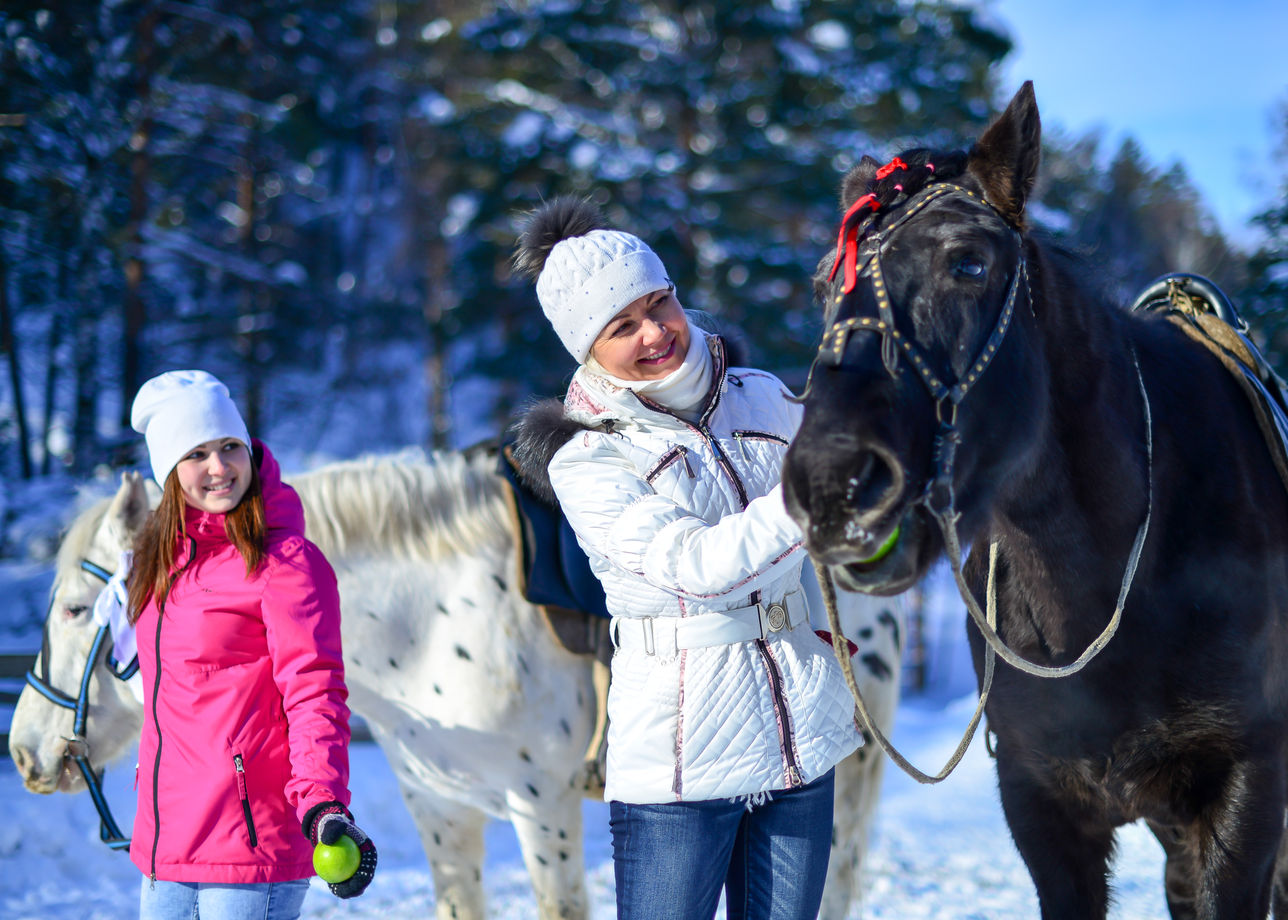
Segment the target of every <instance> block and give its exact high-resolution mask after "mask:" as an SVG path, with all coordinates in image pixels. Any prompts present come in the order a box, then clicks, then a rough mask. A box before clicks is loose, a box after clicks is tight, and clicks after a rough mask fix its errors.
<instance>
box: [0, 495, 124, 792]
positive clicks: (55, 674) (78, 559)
mask: <svg viewBox="0 0 1288 920" xmlns="http://www.w3.org/2000/svg"><path fill="white" fill-rule="evenodd" d="M147 514H148V494H147V491H146V489H145V486H144V484H143V481H142V479H141V478H140V476H139V475H138V474H137V473H127V474H125V475H124V476H122V479H121V486H120V488H119V489H118V490H117V493H116V495H115V496H114V497H113V498H111V499H109V500H105V501H102V502H99V503H98V504H96V505H95V506H93V507H91V508H89V509H88V510H86V511H84V512H82V513H81V514H80V515H79V516H78V517H77V519H76V520H75V521H74V522H73V523H72V526H71V527H70V528H69V530H68V533H67V536H66V537H65V538H64V539H63V543H62V545H61V547H60V548H59V551H58V560H57V565H56V570H55V575H54V587H53V591H52V594H51V600H50V605H49V616H48V618H47V620H46V622H45V635H44V642H43V643H42V648H41V652H40V656H39V657H38V658H37V659H36V662H35V664H34V666H33V669H32V670H33V673H34V674H35V675H36V676H37V677H38V678H39V679H40V680H42V681H43V682H44V683H45V685H46V686H47V687H48V688H52V689H53V690H54V691H57V692H60V693H62V694H65V695H66V696H68V697H70V698H71V699H73V700H74V699H76V698H77V696H78V694H79V692H80V687H81V682H82V679H83V678H84V676H85V674H86V671H87V669H89V684H88V719H87V722H86V727H85V732H84V734H83V736H81V737H76V735H75V732H74V730H73V719H74V713H73V711H72V710H71V709H68V708H64V707H62V706H59V705H57V704H55V703H54V702H53V701H52V700H50V699H49V698H48V697H47V696H46V695H44V694H42V693H41V692H39V691H38V690H37V689H36V688H35V687H33V686H27V687H24V688H23V691H22V695H21V696H20V697H19V698H18V704H17V706H16V707H15V709H14V713H13V722H12V725H11V727H10V729H9V753H10V756H11V757H12V758H13V762H14V765H15V766H16V767H17V768H18V772H19V774H20V775H21V776H22V779H23V783H24V785H25V786H26V787H27V788H28V789H29V790H30V791H32V792H40V793H49V792H54V791H56V790H57V791H62V792H76V791H78V790H80V789H82V788H84V786H85V782H84V780H83V779H82V777H81V775H80V773H79V771H77V770H75V769H73V768H72V765H71V764H72V756H73V754H74V753H76V752H77V751H79V752H80V753H87V754H88V756H89V757H90V759H91V761H92V763H93V764H94V766H95V767H100V768H101V767H102V766H103V765H104V764H106V763H108V762H110V761H112V760H115V759H117V758H119V757H121V756H122V755H123V754H125V752H126V751H128V750H129V749H130V747H131V746H132V745H133V744H134V742H135V741H137V739H138V733H139V728H140V726H141V724H142V707H140V706H139V704H138V703H137V702H136V701H135V699H134V697H133V696H132V695H131V693H130V690H129V688H128V687H127V686H126V684H125V682H124V681H121V680H117V679H116V678H115V677H114V676H112V674H111V673H110V671H109V670H108V664H107V652H108V650H109V649H110V648H111V643H110V642H107V643H104V644H103V645H102V646H100V647H99V650H98V652H97V653H96V656H97V657H96V659H95V660H94V661H93V662H91V661H90V660H89V658H90V652H91V650H92V649H93V647H94V640H95V637H96V636H97V634H98V626H97V624H95V622H94V618H93V608H94V601H95V599H96V598H97V597H98V594H99V592H100V591H102V590H103V586H104V584H105V579H104V577H103V574H96V573H95V571H96V570H97V572H99V573H104V574H105V573H110V572H112V571H114V570H115V568H116V566H117V563H118V560H119V557H120V553H121V550H123V549H128V548H129V547H130V546H131V545H132V544H133V541H134V536H135V534H136V533H137V532H138V530H139V528H140V527H141V526H142V525H143V522H144V520H145V519H146V517H147ZM84 563H88V565H85V564H84Z"/></svg>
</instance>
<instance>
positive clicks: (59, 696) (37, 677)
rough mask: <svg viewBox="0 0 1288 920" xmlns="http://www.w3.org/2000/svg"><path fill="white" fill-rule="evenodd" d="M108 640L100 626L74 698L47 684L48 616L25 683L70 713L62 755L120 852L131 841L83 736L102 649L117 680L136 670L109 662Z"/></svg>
mask: <svg viewBox="0 0 1288 920" xmlns="http://www.w3.org/2000/svg"><path fill="white" fill-rule="evenodd" d="M80 567H81V569H82V570H83V571H85V572H88V573H89V574H91V575H93V576H94V577H95V578H97V579H99V580H101V581H102V582H103V583H104V584H107V582H109V581H110V580H111V578H112V573H111V572H109V571H108V570H107V569H105V568H103V567H102V566H100V565H97V564H95V563H93V562H90V561H89V560H88V559H82V560H81V563H80ZM49 609H50V614H52V613H53V600H52V599H51V600H50V608H49ZM109 638H110V630H109V629H108V627H106V626H100V627H99V628H98V631H97V632H96V633H95V634H94V640H93V642H92V643H91V645H90V649H89V657H88V658H87V659H86V660H85V671H84V672H83V673H82V674H81V680H80V688H79V690H78V691H77V694H76V696H72V695H70V694H68V693H65V692H64V691H62V690H59V689H58V688H57V687H55V686H54V685H53V684H52V683H50V681H49V655H50V641H49V617H48V616H46V617H45V630H44V637H43V639H42V641H41V648H40V658H39V659H38V661H37V663H36V667H39V668H40V671H41V673H40V674H37V673H36V671H35V670H34V669H32V670H29V671H27V684H28V685H29V686H30V687H31V688H32V689H33V690H35V691H36V692H37V693H39V694H40V695H41V696H43V697H44V698H45V699H47V700H49V702H51V703H53V704H54V705H55V706H61V707H62V708H63V709H70V710H71V711H72V713H73V717H72V737H70V738H65V739H63V740H65V741H66V742H67V752H66V754H65V756H66V757H67V758H69V759H71V760H72V761H73V762H74V763H75V764H76V766H77V767H78V768H79V769H80V772H81V776H83V777H84V778H85V786H86V787H87V788H88V789H89V794H90V798H92V799H93V800H94V808H95V810H96V811H97V812H98V817H99V829H98V837H99V839H100V840H101V841H103V843H105V844H107V845H108V847H109V848H111V849H113V850H123V849H125V848H127V847H128V846H129V845H130V838H129V837H126V836H125V835H124V834H122V833H121V828H120V826H119V825H118V824H117V823H116V819H115V818H113V817H112V809H111V808H110V807H109V806H108V804H107V796H106V795H105V794H104V793H103V782H102V779H101V778H100V777H101V774H100V773H98V772H95V770H94V767H93V764H91V763H90V760H89V741H88V740H87V739H86V737H85V727H86V724H87V723H88V721H89V686H90V678H91V677H92V676H93V673H94V666H95V664H96V663H97V662H98V659H99V655H100V654H101V653H102V651H103V647H104V646H105V645H106V646H108V649H109V651H108V653H107V655H108V671H109V672H110V673H111V674H112V676H113V677H115V678H117V679H118V680H129V679H130V678H131V677H133V676H134V673H135V672H136V671H138V669H139V660H138V658H135V659H134V660H133V661H131V662H129V663H128V664H127V665H125V666H121V665H120V663H119V662H116V661H115V660H113V659H112V654H111V651H110V648H111V643H110V641H109Z"/></svg>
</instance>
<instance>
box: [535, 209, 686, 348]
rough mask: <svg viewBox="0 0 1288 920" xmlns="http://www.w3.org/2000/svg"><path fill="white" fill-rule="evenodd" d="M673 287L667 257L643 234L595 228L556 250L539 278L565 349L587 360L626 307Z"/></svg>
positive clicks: (546, 310)
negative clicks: (598, 338) (641, 237)
mask: <svg viewBox="0 0 1288 920" xmlns="http://www.w3.org/2000/svg"><path fill="white" fill-rule="evenodd" d="M670 287H672V284H671V279H670V278H668V277H667V274H666V269H665V268H664V267H663V266H662V260H661V259H659V258H658V257H657V254H656V253H654V252H653V250H652V249H649V247H648V244H647V243H645V242H644V241H643V240H641V239H640V238H639V237H637V236H634V235H632V234H630V233H625V232H623V231H621V230H591V231H590V232H589V233H587V234H585V235H583V236H572V237H568V238H567V239H562V240H560V241H559V242H558V243H556V244H555V245H554V247H553V248H552V249H551V250H550V255H549V256H548V257H547V258H546V263H545V266H544V267H543V268H542V269H541V274H540V275H538V276H537V300H538V301H540V302H541V311H542V312H543V313H545V315H546V319H548V320H550V325H552V326H553V327H554V330H555V333H556V334H557V335H558V336H559V341H561V342H563V345H564V348H567V349H568V351H569V353H570V354H571V355H572V356H573V357H574V358H576V359H577V363H578V364H585V363H586V356H587V355H588V354H590V346H591V345H592V344H594V341H595V339H596V338H597V337H598V336H599V333H600V332H602V331H603V329H604V327H605V326H607V325H608V322H609V320H611V319H612V318H613V317H614V316H616V315H617V314H618V313H619V312H621V310H622V308H623V307H626V306H628V305H630V304H631V303H633V302H634V301H636V300H638V299H639V298H641V297H643V296H644V295H646V294H652V293H653V292H654V291H660V290H664V289H666V288H670Z"/></svg>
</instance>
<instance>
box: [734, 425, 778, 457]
mask: <svg viewBox="0 0 1288 920" xmlns="http://www.w3.org/2000/svg"><path fill="white" fill-rule="evenodd" d="M733 439H734V440H735V441H737V442H738V453H739V455H741V457H742V459H743V460H746V459H747V450H746V446H747V442H748V441H769V442H771V443H773V444H781V445H782V446H783V447H786V446H787V445H788V441H787V439H786V438H783V437H779V436H778V435H776V434H770V433H769V432H768V431H747V430H739V431H734V432H733Z"/></svg>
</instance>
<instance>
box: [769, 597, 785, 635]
mask: <svg viewBox="0 0 1288 920" xmlns="http://www.w3.org/2000/svg"><path fill="white" fill-rule="evenodd" d="M765 625H767V626H768V627H769V631H770V632H779V631H780V630H782V628H783V627H784V626H790V625H791V620H790V618H789V617H788V615H787V605H786V604H784V603H782V602H781V601H780V602H778V603H774V604H770V605H769V606H768V607H766V608H765Z"/></svg>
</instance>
